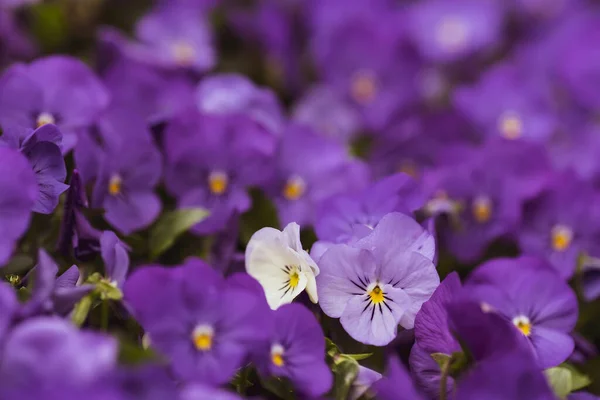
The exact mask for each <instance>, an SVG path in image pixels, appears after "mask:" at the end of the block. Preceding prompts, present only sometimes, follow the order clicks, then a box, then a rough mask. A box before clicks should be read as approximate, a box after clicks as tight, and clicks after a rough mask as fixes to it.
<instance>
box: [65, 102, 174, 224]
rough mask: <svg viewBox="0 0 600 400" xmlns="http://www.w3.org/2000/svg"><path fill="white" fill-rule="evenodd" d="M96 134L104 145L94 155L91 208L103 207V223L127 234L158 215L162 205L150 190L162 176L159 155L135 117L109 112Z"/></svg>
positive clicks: (145, 129) (142, 124)
mask: <svg viewBox="0 0 600 400" xmlns="http://www.w3.org/2000/svg"><path fill="white" fill-rule="evenodd" d="M100 132H101V134H102V140H103V142H104V146H103V147H102V150H101V151H99V152H98V153H97V155H98V157H99V158H98V170H97V173H96V176H95V177H96V182H95V185H94V192H93V197H92V205H93V206H94V207H98V208H104V210H105V214H104V217H105V218H106V220H107V221H108V222H109V223H110V224H111V225H112V226H114V227H115V228H116V229H117V230H118V231H119V232H122V233H124V234H129V233H131V232H134V231H136V230H139V229H142V228H145V227H147V226H148V225H150V224H151V223H152V222H153V221H154V220H155V219H156V217H158V215H159V214H160V210H161V208H162V204H161V202H160V199H159V198H158V196H157V195H156V194H155V193H154V187H155V186H156V185H157V183H158V181H159V179H160V177H161V173H162V159H161V154H160V152H159V151H158V149H157V148H156V146H155V145H154V143H153V141H152V137H151V134H150V132H149V131H148V129H147V128H146V124H145V123H144V121H143V119H142V118H141V117H140V116H139V115H136V114H129V113H125V112H123V111H118V110H116V111H113V112H112V113H111V114H110V116H108V115H107V116H106V117H105V119H103V121H102V123H101V124H100ZM84 143H85V142H84ZM84 143H82V144H81V145H84ZM85 145H88V144H87V143H85ZM76 155H78V153H76ZM79 160H80V158H79V157H77V161H78V162H79ZM84 179H86V180H87V179H90V177H87V176H84Z"/></svg>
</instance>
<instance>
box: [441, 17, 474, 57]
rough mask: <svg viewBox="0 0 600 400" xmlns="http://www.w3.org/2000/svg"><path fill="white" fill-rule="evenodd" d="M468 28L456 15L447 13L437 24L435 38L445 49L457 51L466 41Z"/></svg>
mask: <svg viewBox="0 0 600 400" xmlns="http://www.w3.org/2000/svg"><path fill="white" fill-rule="evenodd" d="M468 33H469V32H468V29H467V25H466V24H465V22H464V21H463V20H462V19H461V18H458V17H456V16H452V15H448V16H446V17H444V18H443V19H442V20H441V21H440V23H439V24H438V25H437V30H436V38H437V42H438V43H439V45H440V46H442V47H443V48H444V49H445V50H447V51H458V50H460V49H461V48H462V47H463V46H464V45H465V44H466V42H467V37H468Z"/></svg>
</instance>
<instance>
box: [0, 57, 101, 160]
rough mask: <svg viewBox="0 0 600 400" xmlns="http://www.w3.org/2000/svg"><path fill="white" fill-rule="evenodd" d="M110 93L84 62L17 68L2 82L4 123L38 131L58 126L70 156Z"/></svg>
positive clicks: (55, 60)
mask: <svg viewBox="0 0 600 400" xmlns="http://www.w3.org/2000/svg"><path fill="white" fill-rule="evenodd" d="M109 100H110V98H109V93H108V91H107V90H106V88H105V87H104V85H103V84H102V83H101V82H100V80H99V79H98V78H97V77H96V76H95V75H94V73H93V72H92V71H91V70H90V69H89V68H88V67H87V66H86V65H85V64H83V63H82V62H81V61H79V60H77V59H75V58H72V57H67V56H50V57H45V58H40V59H38V60H36V61H34V62H32V63H31V64H29V65H23V64H15V65H13V66H12V67H11V68H9V69H7V70H6V71H5V72H4V74H3V75H2V77H1V78H0V123H1V124H2V125H3V126H4V127H5V128H6V126H16V127H26V128H37V127H40V126H42V125H45V124H55V125H57V126H58V127H59V128H60V129H61V131H62V133H63V135H64V137H63V143H62V151H63V153H66V152H67V151H69V150H70V149H72V148H73V146H74V145H75V143H76V140H77V133H78V131H79V130H81V129H82V128H87V127H89V126H90V125H91V124H93V123H94V122H95V121H96V120H97V119H98V117H99V115H100V113H101V112H102V111H103V110H104V109H105V108H106V107H107V106H108V103H109Z"/></svg>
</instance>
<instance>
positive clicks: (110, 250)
mask: <svg viewBox="0 0 600 400" xmlns="http://www.w3.org/2000/svg"><path fill="white" fill-rule="evenodd" d="M100 252H101V255H102V261H104V272H105V274H106V276H105V278H106V279H107V280H108V281H109V282H110V283H111V284H112V285H113V286H115V287H118V288H121V287H123V283H125V277H126V276H127V272H128V271H129V254H128V249H127V247H126V245H125V244H123V242H121V240H120V239H119V238H118V237H117V235H115V233H114V232H111V231H104V232H103V233H102V236H101V237H100Z"/></svg>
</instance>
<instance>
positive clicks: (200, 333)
mask: <svg viewBox="0 0 600 400" xmlns="http://www.w3.org/2000/svg"><path fill="white" fill-rule="evenodd" d="M213 336H214V331H213V328H212V327H211V326H209V325H198V326H197V327H196V328H195V329H194V332H193V333H192V340H193V342H194V345H195V346H196V348H197V349H198V350H200V351H208V350H210V349H211V348H212V345H213Z"/></svg>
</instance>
